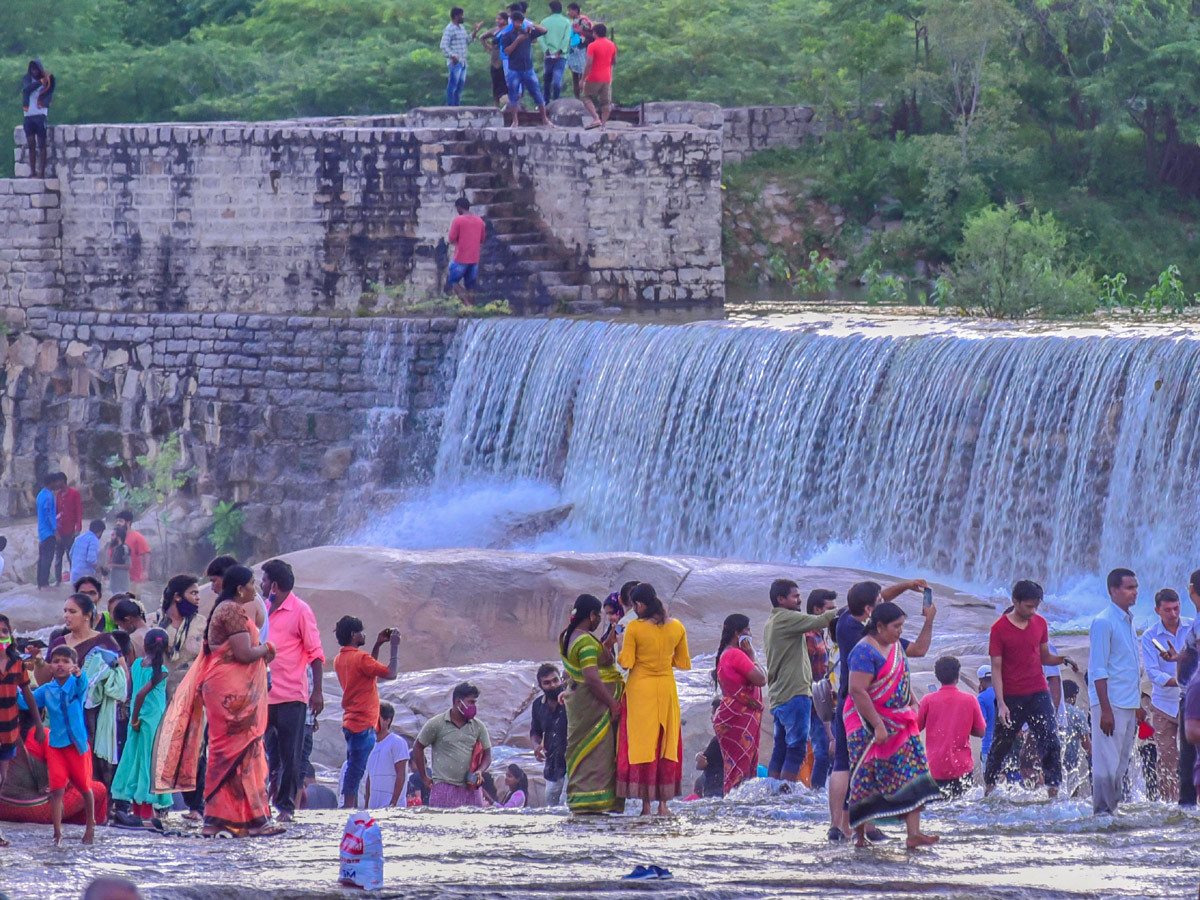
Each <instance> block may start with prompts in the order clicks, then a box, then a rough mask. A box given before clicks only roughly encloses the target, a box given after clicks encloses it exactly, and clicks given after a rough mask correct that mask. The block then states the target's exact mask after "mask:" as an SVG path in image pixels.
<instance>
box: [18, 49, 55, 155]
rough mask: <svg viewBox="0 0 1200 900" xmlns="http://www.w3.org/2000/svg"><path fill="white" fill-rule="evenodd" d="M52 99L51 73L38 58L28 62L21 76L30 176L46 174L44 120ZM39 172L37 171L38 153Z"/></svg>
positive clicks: (47, 115) (48, 114) (48, 112)
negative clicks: (40, 166) (27, 67)
mask: <svg viewBox="0 0 1200 900" xmlns="http://www.w3.org/2000/svg"><path fill="white" fill-rule="evenodd" d="M53 99H54V76H53V75H51V74H50V73H49V72H47V71H46V70H45V69H44V68H43V67H42V62H41V60H38V59H35V60H32V61H31V62H30V63H29V69H28V70H27V71H26V72H25V77H24V78H22V79H21V101H22V102H21V105H22V106H24V108H25V139H26V140H27V141H28V142H29V177H30V178H45V177H46V120H47V119H48V118H49V117H50V101H51V100H53ZM39 155H40V156H41V160H42V169H41V172H42V174H41V175H39V174H38V164H37V161H38V156H39Z"/></svg>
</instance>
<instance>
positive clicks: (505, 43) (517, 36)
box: [497, 4, 550, 128]
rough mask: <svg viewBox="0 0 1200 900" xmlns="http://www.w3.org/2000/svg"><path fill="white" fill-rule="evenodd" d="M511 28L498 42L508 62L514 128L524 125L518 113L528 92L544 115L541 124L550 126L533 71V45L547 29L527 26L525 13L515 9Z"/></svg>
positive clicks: (509, 98) (510, 109) (511, 11)
mask: <svg viewBox="0 0 1200 900" xmlns="http://www.w3.org/2000/svg"><path fill="white" fill-rule="evenodd" d="M508 18H509V21H510V23H511V24H510V26H509V29H508V31H505V32H502V33H501V34H500V36H499V37H498V38H497V40H498V41H499V42H500V50H501V52H502V53H504V54H505V56H506V57H507V58H508V114H509V115H511V116H512V123H511V124H512V126H513V127H514V128H516V127H517V126H518V125H520V124H521V122H520V117H519V115H518V113H519V112H520V106H521V92H522V91H525V92H526V93H528V94H529V96H530V97H531V98H532V100H533V103H534V106H536V107H537V111H538V112H539V113H541V115H542V124H543V125H546V126H549V125H550V117H549V116H547V115H546V98H545V97H543V96H542V87H541V85H539V84H538V78H537V73H536V72H535V71H534V70H533V42H534V41H535V40H537V39H538V38H539V37H541V36H542V35H544V34H545V33H546V29H545V28H543V27H542V26H540V25H534V24H533V23H532V22H529V23H526V21H525V13H523V12H521V11H520V9H518V8H516V7H515V4H514V6H510V7H509V8H508Z"/></svg>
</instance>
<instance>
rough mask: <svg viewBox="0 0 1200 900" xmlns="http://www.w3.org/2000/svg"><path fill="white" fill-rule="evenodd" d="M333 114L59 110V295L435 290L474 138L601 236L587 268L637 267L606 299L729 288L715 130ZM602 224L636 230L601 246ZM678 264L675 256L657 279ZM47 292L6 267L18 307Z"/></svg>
mask: <svg viewBox="0 0 1200 900" xmlns="http://www.w3.org/2000/svg"><path fill="white" fill-rule="evenodd" d="M412 115H417V113H414V114H412ZM438 118H444V117H436V116H435V117H433V119H438ZM433 119H431V120H433ZM469 120H470V117H468V118H467V119H465V120H464V121H469ZM347 121H352V122H354V124H356V125H357V124H361V123H360V122H358V121H355V120H347ZM382 121H390V119H387V118H386V117H385V119H383V120H382ZM334 123H335V124H331V125H330V127H321V126H320V125H319V124H318V123H312V124H307V123H263V124H254V125H252V124H247V123H216V124H204V125H59V126H55V127H54V128H53V129H52V131H53V137H52V141H51V156H52V161H51V172H52V174H55V175H56V176H57V182H58V186H59V187H58V194H59V198H60V205H59V207H58V209H59V212H58V213H55V214H54V215H55V216H56V217H58V218H59V219H60V222H59V223H58V226H59V234H58V236H57V239H58V244H57V246H58V248H60V253H61V267H60V275H58V276H55V282H56V284H55V286H59V284H58V282H59V279H60V278H61V285H60V286H61V289H62V303H63V304H64V305H65V306H66V307H68V308H71V309H97V310H99V309H106V310H112V311H131V310H143V311H147V312H174V311H191V312H205V311H212V312H226V311H235V312H268V313H275V314H296V313H329V312H349V311H353V310H355V309H356V308H357V307H358V306H359V305H360V303H361V302H362V300H363V294H364V292H366V291H368V290H369V288H370V287H371V285H373V284H375V283H382V284H387V285H391V286H397V285H399V286H406V287H409V288H411V289H413V290H415V291H416V292H418V293H421V294H425V295H428V294H433V293H437V292H438V291H439V288H440V283H441V281H442V280H443V278H444V273H445V267H446V251H445V234H446V230H447V228H448V226H449V223H450V220H451V219H452V218H453V215H454V210H453V206H452V203H453V200H454V199H455V198H456V197H458V196H461V195H462V194H463V193H464V192H466V191H468V189H469V188H470V187H471V186H472V185H473V184H482V183H483V181H484V180H485V178H486V173H484V172H478V171H472V170H470V169H466V170H464V169H463V168H461V167H459V166H458V165H456V164H455V160H461V159H462V158H463V157H464V156H467V157H469V156H483V157H486V159H488V160H490V162H491V164H492V166H493V167H494V168H495V170H497V171H502V170H505V169H509V170H511V171H513V172H514V173H515V174H516V175H517V176H519V177H520V178H521V179H524V181H525V183H527V184H531V185H533V186H534V187H535V188H536V190H537V196H538V206H539V209H541V210H544V211H545V212H546V215H545V216H544V217H543V218H544V223H545V225H546V226H547V228H548V229H549V233H548V234H547V235H546V236H545V237H546V239H547V240H548V241H551V242H560V243H565V244H567V245H570V244H571V243H573V242H574V243H578V245H579V247H580V248H581V252H582V253H583V257H584V259H585V261H586V260H587V259H590V258H591V257H592V256H593V255H595V257H596V260H597V271H596V273H595V274H594V276H593V277H592V278H591V279H590V280H591V281H593V282H601V283H603V284H606V285H610V284H619V285H622V287H621V289H619V290H615V291H608V290H607V289H604V290H602V291H601V293H605V294H609V293H611V294H612V295H613V296H612V298H609V299H614V298H615V299H618V300H623V301H624V300H628V301H633V300H636V301H637V302H638V303H639V304H641V303H643V302H653V301H655V300H661V301H671V300H676V299H684V300H694V299H699V300H705V301H707V302H719V300H720V292H719V290H716V289H715V286H716V285H717V284H718V283H719V282H720V281H721V278H720V274H721V271H720V215H719V205H720V182H719V174H720V164H721V158H720V157H721V147H720V139H719V137H714V136H713V134H712V133H711V132H706V131H702V130H700V129H695V128H692V129H688V128H686V127H676V130H674V131H673V130H670V129H664V130H653V131H652V130H648V129H646V130H643V129H637V130H634V131H625V132H623V133H617V132H615V131H614V132H613V133H611V134H609V135H607V136H604V137H603V138H601V136H594V135H592V134H591V133H585V132H583V131H581V130H576V129H571V130H567V129H556V130H553V131H545V130H542V129H519V130H515V131H514V130H510V129H504V128H438V129H433V128H393V127H383V126H372V127H349V126H348V125H343V124H340V123H339V122H337V120H334ZM685 132H686V133H685ZM517 148H521V153H520V160H519V161H517V162H514V159H515V157H516V150H517ZM541 163H544V165H541ZM584 173H587V174H586V176H585V174H584ZM472 179H474V181H473V180H472ZM20 183H21V179H17V180H14V181H13V182H12V184H14V185H19V184H20ZM492 187H493V188H494V185H493V186H492ZM0 190H3V189H2V188H0ZM13 190H14V191H15V190H16V187H14V188H13ZM2 196H16V195H15V194H12V195H7V194H6V195H2ZM580 197H583V198H584V200H585V203H584V207H585V212H586V217H585V218H586V226H585V230H584V231H573V230H572V228H573V227H574V223H573V221H572V216H566V217H565V220H566V221H567V223H568V227H567V229H566V233H565V235H564V236H560V235H559V234H558V227H557V223H558V222H559V221H560V220H561V219H563V217H562V216H559V215H558V212H559V211H562V210H564V209H566V207H568V206H570V205H571V204H573V203H577V202H579V199H580ZM31 214H32V213H30V212H29V211H28V210H24V211H22V210H18V211H17V217H18V219H19V218H21V217H22V216H27V215H31ZM631 221H632V222H634V223H636V227H637V229H638V232H639V233H638V234H637V235H636V236H634V235H629V234H628V226H629V224H630V222H631ZM18 224H19V223H18V222H12V223H0V236H3V237H4V238H5V239H6V240H7V239H8V238H9V237H10V236H15V237H19V236H20V235H21V231H20V230H19V228H18ZM40 224H47V225H49V224H51V223H49V222H47V223H40ZM660 228H661V229H662V233H661V234H655V233H654V232H655V231H656V230H657V229H660ZM47 230H49V229H47ZM607 235H616V236H620V237H622V238H625V239H623V240H619V241H617V242H615V243H613V244H612V245H611V246H607V247H605V246H602V242H603V241H604V240H605V238H606V236H607ZM45 239H46V240H54V236H50V235H49V234H47V236H46V237H45ZM47 262H50V260H47ZM683 268H687V269H688V270H689V276H688V277H686V278H682V279H681V278H680V276H679V275H678V271H679V270H680V269H683ZM697 272H700V273H704V274H703V275H696V274H695V273H697ZM666 273H675V275H674V277H673V278H672V280H670V281H667V280H660V281H656V280H655V279H659V278H660V276H661V277H662V279H665V278H666V277H667V274H666ZM43 280H44V279H43ZM681 281H683V282H686V283H687V284H688V285H689V287H688V288H686V289H681V288H680V287H679V286H678V285H679V284H680V283H681ZM660 284H661V289H658V287H659V285H660ZM41 289H45V288H39V290H41ZM584 299H587V298H584ZM50 300H51V298H49V297H48V296H44V295H38V296H32V295H31V296H27V295H25V294H24V293H23V292H22V291H14V290H12V289H11V288H10V287H9V286H7V285H0V307H3V308H11V307H24V306H27V305H29V304H30V303H45V302H50Z"/></svg>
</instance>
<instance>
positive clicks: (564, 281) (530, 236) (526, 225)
mask: <svg viewBox="0 0 1200 900" xmlns="http://www.w3.org/2000/svg"><path fill="white" fill-rule="evenodd" d="M441 162H442V170H443V171H444V172H446V173H447V174H455V175H462V176H463V178H464V182H465V186H464V190H463V194H464V195H465V196H466V198H467V199H468V200H470V201H471V212H473V213H475V214H476V215H480V216H482V217H483V219H484V221H486V222H487V226H488V236H487V240H486V241H485V243H484V245H483V251H482V255H481V257H480V261H479V262H480V266H479V288H480V291H481V293H482V294H483V295H484V296H485V297H486V298H487V299H489V300H508V301H509V302H510V303H512V305H513V307H514V309H517V308H519V309H520V310H521V311H522V312H540V311H545V310H547V309H555V308H565V309H567V310H569V311H571V312H593V311H595V310H596V309H598V308H600V307H601V306H602V304H601V303H600V302H599V301H596V300H593V299H592V297H591V287H590V284H589V282H588V278H587V271H586V268H585V267H584V265H583V264H582V263H581V261H580V260H579V258H578V256H579V255H578V253H577V252H576V250H575V249H574V248H572V247H567V246H566V245H565V244H564V243H563V242H562V241H561V240H559V239H557V238H556V237H555V236H554V234H553V233H552V232H551V231H550V230H549V229H548V228H547V227H546V225H545V223H544V222H543V221H541V219H540V218H539V217H538V215H537V211H536V208H535V205H534V201H533V189H532V187H523V186H521V185H518V184H514V183H513V178H512V173H511V171H509V170H508V169H507V168H504V169H501V170H499V171H498V170H497V166H496V162H495V160H494V159H493V158H492V157H491V156H489V155H487V154H486V153H482V152H480V150H479V148H478V146H477V145H475V144H473V143H472V142H470V141H454V142H448V143H447V144H446V153H445V154H444V155H443V156H442V160H441Z"/></svg>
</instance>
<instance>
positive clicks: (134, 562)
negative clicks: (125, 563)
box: [125, 528, 150, 582]
mask: <svg viewBox="0 0 1200 900" xmlns="http://www.w3.org/2000/svg"><path fill="white" fill-rule="evenodd" d="M125 545H126V546H127V547H129V580H130V581H133V582H142V581H145V580H146V576H147V575H149V574H150V573H149V572H147V571H146V569H147V567H148V565H149V559H150V542H149V541H147V540H146V538H145V536H144V535H143V534H142V533H141V532H140V531H134V530H133V529H132V528H130V529H129V531H128V532H126V534H125Z"/></svg>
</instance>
